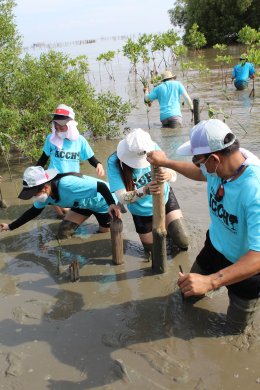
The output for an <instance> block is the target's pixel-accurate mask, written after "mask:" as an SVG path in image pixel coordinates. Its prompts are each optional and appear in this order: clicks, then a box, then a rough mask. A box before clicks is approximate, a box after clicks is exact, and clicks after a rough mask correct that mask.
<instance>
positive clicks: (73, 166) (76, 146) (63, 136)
mask: <svg viewBox="0 0 260 390" xmlns="http://www.w3.org/2000/svg"><path fill="white" fill-rule="evenodd" d="M51 115H52V122H51V124H52V134H49V135H48V136H47V138H46V140H45V143H44V146H43V152H42V155H41V157H40V158H39V160H38V161H37V163H36V166H41V167H43V168H44V167H45V165H46V164H47V162H48V161H49V166H48V168H49V169H52V168H55V169H57V170H58V171H59V173H67V172H80V162H81V161H86V160H87V161H88V162H89V164H90V165H92V166H93V167H95V168H96V174H97V175H98V176H99V177H102V176H104V174H105V172H104V168H103V166H102V164H101V162H100V161H98V160H97V159H96V157H95V156H94V152H93V150H92V148H91V147H90V145H89V143H88V141H87V140H86V139H85V137H83V135H81V134H80V133H79V131H78V129H77V122H76V121H75V120H74V119H75V113H74V111H73V109H72V108H71V107H69V106H67V105H66V104H59V105H58V107H57V108H56V110H55V112H54V113H52V114H51ZM54 208H55V210H56V213H57V216H58V217H59V218H61V219H63V218H64V216H65V213H66V211H68V210H66V209H64V208H61V207H59V206H54Z"/></svg>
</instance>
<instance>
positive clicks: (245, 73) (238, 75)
mask: <svg viewBox="0 0 260 390" xmlns="http://www.w3.org/2000/svg"><path fill="white" fill-rule="evenodd" d="M253 74H255V69H254V65H253V64H251V62H246V63H245V64H244V65H243V66H242V64H237V65H236V66H234V69H233V72H232V76H233V77H234V78H235V79H236V81H247V80H248V78H249V76H252V75H253Z"/></svg>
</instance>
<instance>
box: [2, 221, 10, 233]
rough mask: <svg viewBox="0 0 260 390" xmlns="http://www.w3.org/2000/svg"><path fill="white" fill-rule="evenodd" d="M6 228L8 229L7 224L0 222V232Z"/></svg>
mask: <svg viewBox="0 0 260 390" xmlns="http://www.w3.org/2000/svg"><path fill="white" fill-rule="evenodd" d="M8 230H10V229H9V225H8V224H7V223H1V224H0V232H6V231H8Z"/></svg>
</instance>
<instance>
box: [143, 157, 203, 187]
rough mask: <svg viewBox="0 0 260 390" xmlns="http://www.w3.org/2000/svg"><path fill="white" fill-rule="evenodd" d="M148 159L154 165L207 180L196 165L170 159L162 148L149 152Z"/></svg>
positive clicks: (191, 177)
mask: <svg viewBox="0 0 260 390" xmlns="http://www.w3.org/2000/svg"><path fill="white" fill-rule="evenodd" d="M147 161H149V163H150V164H152V165H156V166H159V167H165V168H170V169H173V170H174V171H176V172H178V173H180V174H181V175H183V176H185V177H187V178H189V179H192V180H196V181H206V178H205V176H204V175H203V174H202V172H201V170H200V169H199V168H198V167H196V165H194V164H193V163H190V162H185V161H175V160H170V159H168V158H167V157H166V154H165V153H164V152H163V151H161V150H154V151H153V152H149V153H147Z"/></svg>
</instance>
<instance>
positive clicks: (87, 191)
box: [34, 175, 117, 213]
mask: <svg viewBox="0 0 260 390" xmlns="http://www.w3.org/2000/svg"><path fill="white" fill-rule="evenodd" d="M98 181H102V182H103V183H106V182H104V181H103V180H100V179H96V178H95V177H91V176H86V175H82V177H77V176H72V175H69V176H64V177H62V178H61V179H60V180H59V182H58V193H59V196H60V199H59V201H58V202H56V201H55V200H54V199H53V198H52V197H51V196H49V197H48V199H47V200H46V201H45V202H38V201H37V202H35V203H34V207H36V208H37V209H43V208H45V207H46V206H47V205H55V206H60V207H69V208H71V207H76V208H80V209H88V210H91V211H95V212H97V213H107V212H108V208H109V206H108V204H107V203H106V201H105V199H104V198H103V196H102V195H101V194H100V193H99V192H97V182H98ZM106 185H107V186H108V188H109V184H108V183H106ZM112 195H113V198H114V199H115V203H117V198H116V196H115V195H114V194H112Z"/></svg>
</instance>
